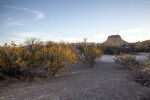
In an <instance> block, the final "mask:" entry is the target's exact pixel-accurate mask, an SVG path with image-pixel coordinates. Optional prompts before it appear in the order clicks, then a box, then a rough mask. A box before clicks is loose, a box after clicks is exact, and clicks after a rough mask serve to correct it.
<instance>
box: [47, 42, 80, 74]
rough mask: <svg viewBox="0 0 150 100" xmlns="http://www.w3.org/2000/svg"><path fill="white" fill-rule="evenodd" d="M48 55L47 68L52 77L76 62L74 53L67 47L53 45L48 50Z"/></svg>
mask: <svg viewBox="0 0 150 100" xmlns="http://www.w3.org/2000/svg"><path fill="white" fill-rule="evenodd" d="M48 55H49V57H48V60H49V61H50V66H49V68H50V70H51V71H52V74H53V75H54V74H56V73H57V72H58V71H59V70H60V69H62V68H65V67H67V66H68V65H71V64H75V63H76V60H77V58H76V55H75V53H73V52H72V50H71V49H70V48H69V47H68V46H64V45H63V46H62V45H61V44H54V45H53V46H52V47H51V48H48Z"/></svg>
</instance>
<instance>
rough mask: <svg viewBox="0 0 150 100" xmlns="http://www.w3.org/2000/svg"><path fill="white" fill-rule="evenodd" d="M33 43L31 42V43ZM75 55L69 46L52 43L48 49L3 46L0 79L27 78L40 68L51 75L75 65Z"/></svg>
mask: <svg viewBox="0 0 150 100" xmlns="http://www.w3.org/2000/svg"><path fill="white" fill-rule="evenodd" d="M32 43H33V42H32ZM76 59H77V58H76V55H75V53H73V52H72V50H71V49H70V47H69V46H67V45H61V44H59V43H57V44H56V43H53V44H52V45H51V46H50V47H48V46H44V45H36V48H34V44H32V46H31V47H30V48H28V45H26V46H24V47H19V46H17V45H16V44H15V43H14V42H12V44H11V45H7V44H5V45H4V46H3V47H2V48H0V78H4V77H19V78H20V77H21V78H22V77H28V76H30V75H31V76H32V75H33V72H34V70H36V69H37V68H41V69H43V70H45V71H47V72H49V73H51V75H54V74H56V73H57V72H58V71H59V70H61V69H62V68H65V67H67V66H69V65H71V64H75V63H76Z"/></svg>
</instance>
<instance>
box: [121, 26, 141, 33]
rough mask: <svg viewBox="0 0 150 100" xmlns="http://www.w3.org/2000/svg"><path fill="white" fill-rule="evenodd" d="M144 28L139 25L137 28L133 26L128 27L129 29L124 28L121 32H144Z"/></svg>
mask: <svg viewBox="0 0 150 100" xmlns="http://www.w3.org/2000/svg"><path fill="white" fill-rule="evenodd" d="M142 31H143V28H142V27H137V28H133V29H128V30H124V31H122V32H121V33H127V34H128V33H136V32H142Z"/></svg>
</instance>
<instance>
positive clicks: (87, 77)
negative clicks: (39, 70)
mask: <svg viewBox="0 0 150 100" xmlns="http://www.w3.org/2000/svg"><path fill="white" fill-rule="evenodd" d="M113 57H114V56H110V55H104V56H103V58H102V61H101V62H99V63H98V64H97V65H95V66H94V68H89V66H88V65H85V64H82V63H78V64H76V65H74V66H71V67H68V68H66V69H65V70H63V71H60V72H59V73H58V74H57V75H56V76H53V77H50V78H44V79H40V80H36V81H32V82H17V83H13V84H11V85H9V86H6V87H0V89H1V90H0V100H150V88H148V87H145V86H142V85H141V84H140V83H136V82H135V81H134V77H133V76H132V75H131V72H130V71H128V70H127V69H125V68H124V67H123V66H121V65H119V64H116V63H115V62H114V61H113ZM137 58H138V59H139V60H146V59H147V57H146V54H141V55H137Z"/></svg>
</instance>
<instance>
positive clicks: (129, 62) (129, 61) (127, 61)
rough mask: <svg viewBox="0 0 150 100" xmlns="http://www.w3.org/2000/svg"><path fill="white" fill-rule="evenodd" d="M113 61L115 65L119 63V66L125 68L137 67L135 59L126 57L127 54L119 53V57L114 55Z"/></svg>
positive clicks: (129, 56)
mask: <svg viewBox="0 0 150 100" xmlns="http://www.w3.org/2000/svg"><path fill="white" fill-rule="evenodd" d="M114 60H115V62H116V63H119V64H121V65H124V66H126V67H128V66H138V65H139V63H138V61H137V60H136V57H135V56H134V55H128V54H123V53H120V55H115V58H114Z"/></svg>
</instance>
